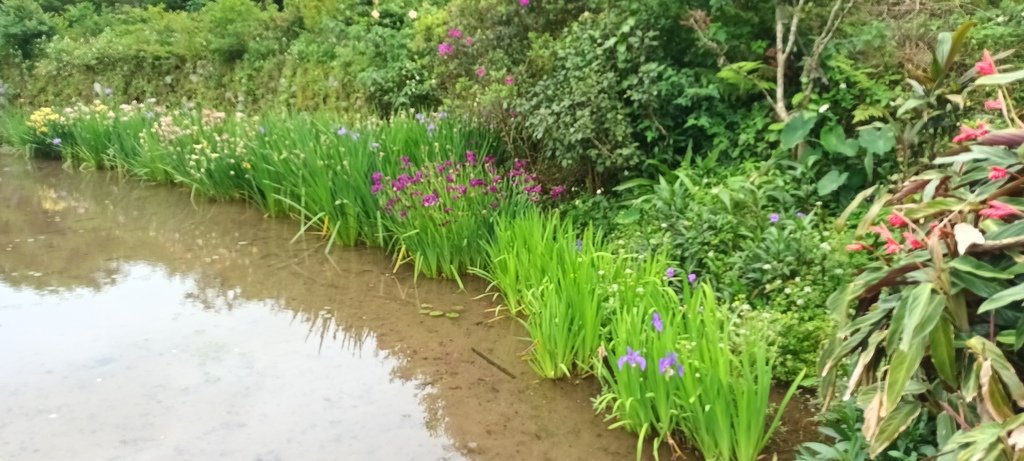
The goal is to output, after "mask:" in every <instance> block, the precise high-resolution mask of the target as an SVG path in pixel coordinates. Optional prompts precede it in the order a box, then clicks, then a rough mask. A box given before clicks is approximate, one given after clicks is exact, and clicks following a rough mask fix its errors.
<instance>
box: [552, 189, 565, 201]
mask: <svg viewBox="0 0 1024 461" xmlns="http://www.w3.org/2000/svg"><path fill="white" fill-rule="evenodd" d="M564 193H565V186H555V187H553V188H551V198H558V197H560V196H561V195H562V194H564Z"/></svg>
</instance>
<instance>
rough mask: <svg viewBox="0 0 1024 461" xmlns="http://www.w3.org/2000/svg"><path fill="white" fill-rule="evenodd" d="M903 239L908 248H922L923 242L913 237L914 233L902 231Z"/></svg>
mask: <svg viewBox="0 0 1024 461" xmlns="http://www.w3.org/2000/svg"><path fill="white" fill-rule="evenodd" d="M903 239H904V240H906V241H907V244H908V245H910V248H912V249H914V250H920V249H921V248H924V244H923V243H921V241H920V240H918V239H917V237H915V236H914V234H913V233H911V232H904V233H903Z"/></svg>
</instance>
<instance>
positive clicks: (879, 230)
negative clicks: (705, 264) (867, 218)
mask: <svg viewBox="0 0 1024 461" xmlns="http://www.w3.org/2000/svg"><path fill="white" fill-rule="evenodd" d="M868 230H870V231H871V232H874V233H876V234H878V235H879V236H881V237H882V238H884V239H886V240H892V232H889V228H888V227H885V226H871V227H869V228H868Z"/></svg>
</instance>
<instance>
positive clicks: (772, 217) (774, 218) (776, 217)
mask: <svg viewBox="0 0 1024 461" xmlns="http://www.w3.org/2000/svg"><path fill="white" fill-rule="evenodd" d="M768 220H769V221H771V222H772V224H774V223H777V222H779V214H778V213H772V214H770V215H768Z"/></svg>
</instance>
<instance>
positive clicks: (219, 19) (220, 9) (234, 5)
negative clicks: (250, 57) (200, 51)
mask: <svg viewBox="0 0 1024 461" xmlns="http://www.w3.org/2000/svg"><path fill="white" fill-rule="evenodd" d="M200 15H201V17H202V18H203V19H204V20H205V24H204V25H205V27H207V28H208V30H209V31H208V32H207V33H208V35H209V37H211V40H210V42H209V48H210V52H212V53H213V54H214V55H215V56H216V57H217V58H218V59H220V60H221V61H222V62H225V63H233V62H236V61H238V60H240V59H242V57H243V56H245V53H246V51H248V49H249V46H250V43H252V42H253V41H254V40H255V39H256V37H257V36H258V34H259V33H260V31H261V30H263V29H264V28H266V27H267V26H268V25H269V18H268V17H267V16H266V15H265V14H264V13H263V12H262V11H260V9H259V8H258V7H257V6H256V4H255V3H253V2H252V1H251V0H219V1H216V2H213V3H210V4H208V5H206V6H205V7H203V9H202V11H200Z"/></svg>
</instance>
